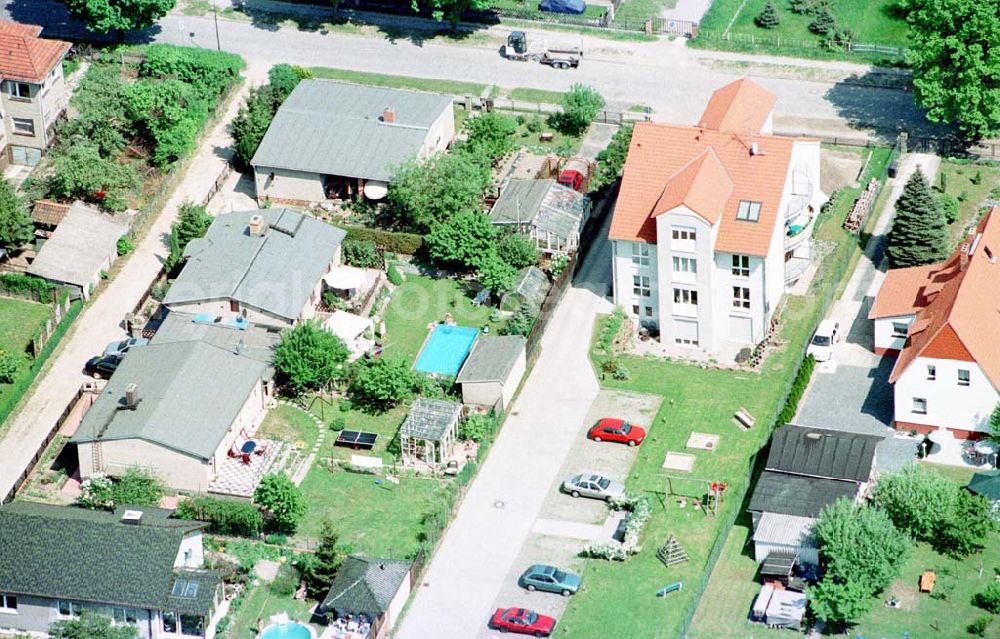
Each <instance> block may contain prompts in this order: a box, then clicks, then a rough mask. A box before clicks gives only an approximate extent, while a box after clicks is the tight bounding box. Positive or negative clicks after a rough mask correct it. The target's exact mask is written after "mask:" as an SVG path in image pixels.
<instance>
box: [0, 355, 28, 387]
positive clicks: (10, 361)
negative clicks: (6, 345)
mask: <svg viewBox="0 0 1000 639" xmlns="http://www.w3.org/2000/svg"><path fill="white" fill-rule="evenodd" d="M25 363H26V359H25V356H24V355H23V354H20V353H12V352H10V351H5V350H2V349H0V384H12V383H14V380H15V379H17V376H18V375H19V374H20V372H21V370H22V369H23V368H24V365H25Z"/></svg>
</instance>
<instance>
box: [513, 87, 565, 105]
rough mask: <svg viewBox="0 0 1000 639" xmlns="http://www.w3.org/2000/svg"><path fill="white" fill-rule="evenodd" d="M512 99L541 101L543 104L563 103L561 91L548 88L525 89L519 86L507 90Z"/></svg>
mask: <svg viewBox="0 0 1000 639" xmlns="http://www.w3.org/2000/svg"><path fill="white" fill-rule="evenodd" d="M506 93H507V97H508V98H510V99H511V100H520V101H521V102H541V103H542V104H562V101H563V96H564V95H566V94H565V93H563V92H561V91H549V90H547V89H525V88H523V87H518V88H516V89H511V90H510V91H508V92H506Z"/></svg>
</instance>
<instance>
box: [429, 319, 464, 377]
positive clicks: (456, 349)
mask: <svg viewBox="0 0 1000 639" xmlns="http://www.w3.org/2000/svg"><path fill="white" fill-rule="evenodd" d="M477 335H479V329H478V328H470V327H468V326H446V325H444V324H437V325H435V326H434V329H433V330H432V331H431V334H430V337H428V338H427V341H426V342H425V343H424V347H423V349H421V351H420V355H419V356H417V363H416V364H414V365H413V367H414V368H415V369H417V370H418V371H420V372H421V373H436V374H438V375H448V376H451V377H454V376H456V375H458V371H459V370H460V369H461V368H462V364H464V363H465V358H466V357H468V356H469V351H471V350H472V344H473V343H474V342H475V341H476V336H477Z"/></svg>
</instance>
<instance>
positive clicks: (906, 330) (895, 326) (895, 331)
mask: <svg viewBox="0 0 1000 639" xmlns="http://www.w3.org/2000/svg"><path fill="white" fill-rule="evenodd" d="M900 327H902V330H900ZM909 335H910V325H909V324H907V323H906V322H893V323H892V336H893V337H901V338H904V339H905V338H906V337H909Z"/></svg>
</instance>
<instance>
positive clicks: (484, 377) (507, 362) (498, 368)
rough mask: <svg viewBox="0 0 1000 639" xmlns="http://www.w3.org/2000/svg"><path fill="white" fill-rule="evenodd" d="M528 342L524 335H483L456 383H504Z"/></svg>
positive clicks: (463, 366)
mask: <svg viewBox="0 0 1000 639" xmlns="http://www.w3.org/2000/svg"><path fill="white" fill-rule="evenodd" d="M527 342H528V340H527V338H525V337H524V336H522V335H483V336H481V337H480V338H479V339H478V340H476V344H475V346H473V347H472V352H471V353H469V357H468V358H467V359H466V360H465V364H463V365H462V370H460V371H459V373H458V377H456V378H455V382H456V383H458V384H463V383H465V382H502V381H504V380H506V379H507V375H509V374H510V371H511V369H512V368H514V364H516V363H517V359H518V357H520V356H521V354H522V353H524V346H525V344H526V343H527Z"/></svg>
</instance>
